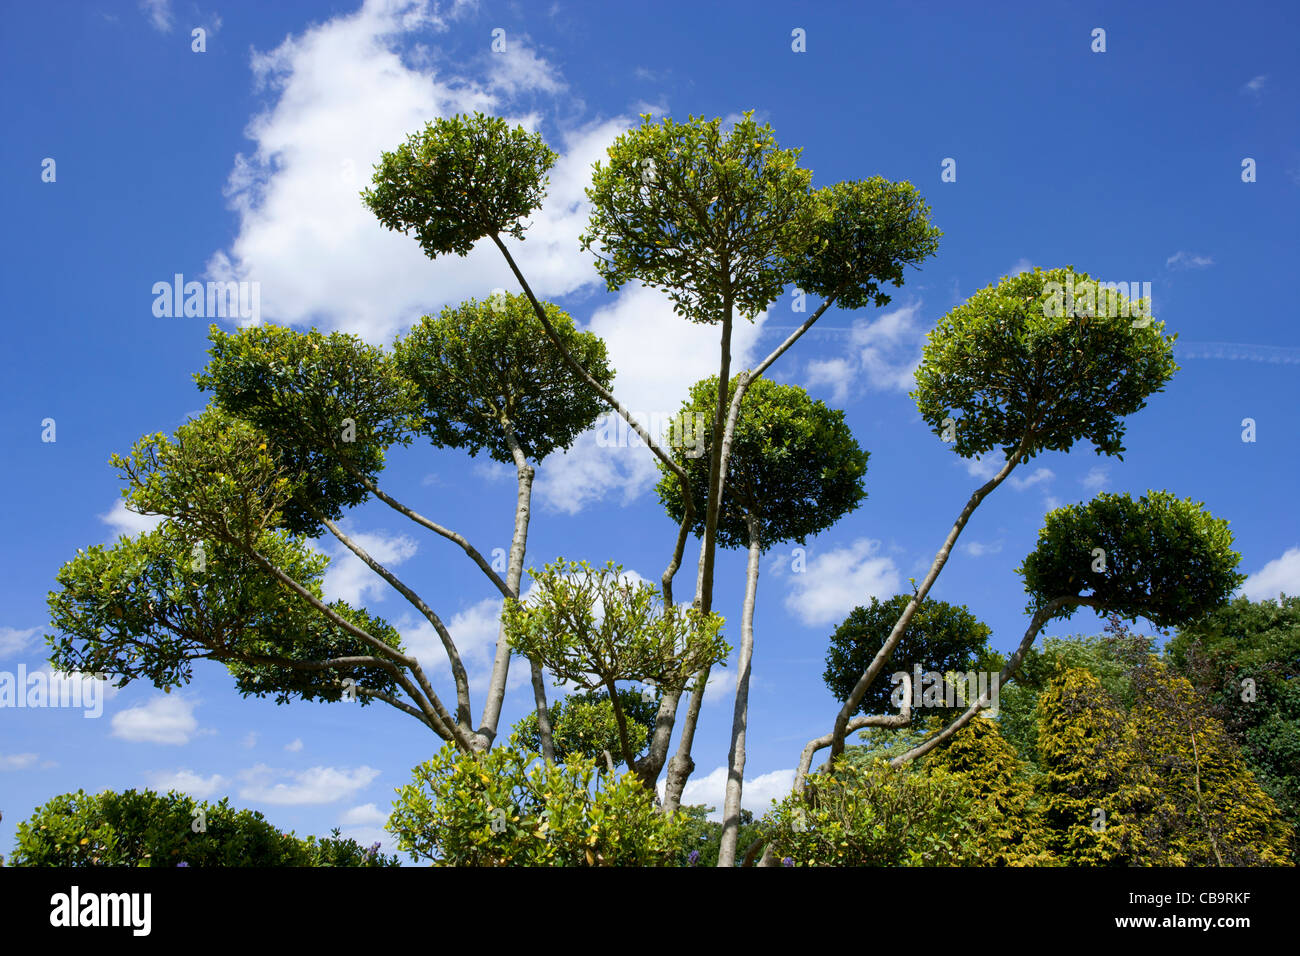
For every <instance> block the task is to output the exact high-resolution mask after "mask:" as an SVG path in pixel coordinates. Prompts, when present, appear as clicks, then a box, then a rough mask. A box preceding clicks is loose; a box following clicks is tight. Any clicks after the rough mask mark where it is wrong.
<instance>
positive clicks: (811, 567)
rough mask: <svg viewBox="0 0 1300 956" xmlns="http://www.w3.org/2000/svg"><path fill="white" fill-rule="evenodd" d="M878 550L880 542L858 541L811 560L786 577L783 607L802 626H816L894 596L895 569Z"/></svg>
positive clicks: (897, 578) (895, 588) (897, 580)
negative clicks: (786, 588)
mask: <svg viewBox="0 0 1300 956" xmlns="http://www.w3.org/2000/svg"><path fill="white" fill-rule="evenodd" d="M879 551H880V542H879V541H872V540H870V539H868V538H859V539H858V540H856V541H854V542H853V543H852V544H850V545H849V546H847V547H844V548H836V549H835V550H833V551H827V552H826V553H824V554H819V555H816V556H815V557H812V558H811V559H810V560H809V561H808V569H807V570H806V571H805V572H803V573H802V574H792V575H790V576H789V577H788V578H787V580H788V582H789V588H790V592H789V593H788V594H787V595H786V598H785V606H786V608H787V609H788V610H789V611H791V612H792V613H793V614H794V615H795V616H796V617H798V618H799V619H800V620H801V621H803V623H804V624H807V625H810V626H818V625H823V624H831V623H834V622H836V621H839V620H840V619H841V618H842V617H843V616H844V615H845V614H847V613H848V612H849V611H851V610H852V609H853V608H854V607H856V606H858V605H859V604H866V603H869V602H870V600H871V598H872V597H877V598H881V599H888V598H890V597H893V595H894V594H896V593H897V592H898V586H899V573H898V568H897V567H896V566H895V565H894V562H893V560H892V559H891V558H888V557H885V556H882V555H881V554H879Z"/></svg>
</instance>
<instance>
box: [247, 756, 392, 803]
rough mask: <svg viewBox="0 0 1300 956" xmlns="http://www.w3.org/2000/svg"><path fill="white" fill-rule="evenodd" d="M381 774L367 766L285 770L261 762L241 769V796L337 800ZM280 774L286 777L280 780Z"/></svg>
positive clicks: (287, 800) (276, 800)
mask: <svg viewBox="0 0 1300 956" xmlns="http://www.w3.org/2000/svg"><path fill="white" fill-rule="evenodd" d="M378 776H379V771H378V770H376V769H374V768H373V767H365V766H362V767H357V768H356V769H355V770H348V769H340V768H338V767H312V768H311V769H310V770H299V771H283V770H275V769H272V768H271V767H268V766H266V764H258V765H257V766H255V767H250V768H249V769H247V770H241V771H240V772H239V778H240V780H242V781H243V783H244V786H243V787H242V788H241V789H240V791H239V797H240V799H241V800H250V801H256V802H258V803H271V804H276V805H282V806H286V805H299V804H317V803H334V802H336V801H338V800H345V799H347V798H348V797H351V796H353V795H354V794H356V793H357V792H358V791H361V790H364V789H365V788H366V787H368V786H370V784H371V783H372V782H373V781H374V779H375V778H376V777H378ZM277 777H281V778H283V779H281V780H279V781H278V782H277V781H276V778H277Z"/></svg>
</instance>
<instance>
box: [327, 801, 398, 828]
mask: <svg viewBox="0 0 1300 956" xmlns="http://www.w3.org/2000/svg"><path fill="white" fill-rule="evenodd" d="M387 822H388V814H387V813H385V812H384V811H383V810H380V809H379V807H377V806H376V805H375V804H373V803H363V804H362V805H361V806H359V807H352V808H351V809H350V810H348V811H347V812H346V813H344V814H343V816H341V817H339V826H349V827H382V826H383V825H384V824H385V823H387Z"/></svg>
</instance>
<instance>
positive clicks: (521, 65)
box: [489, 31, 566, 96]
mask: <svg viewBox="0 0 1300 956" xmlns="http://www.w3.org/2000/svg"><path fill="white" fill-rule="evenodd" d="M489 56H490V57H491V64H492V66H491V70H490V75H489V82H490V83H491V85H492V86H493V87H494V88H496V89H499V90H501V91H502V92H503V93H506V94H507V95H510V96H514V95H516V94H519V93H526V92H533V91H537V92H540V93H561V92H563V91H564V90H565V89H566V86H565V83H564V81H563V80H562V79H560V76H559V74H558V73H557V72H556V70H555V68H554V67H553V66H551V64H549V63H547V62H546V61H545V60H543V59H542V58H541V57H539V56H538V55H537V54H536V53H534V52H533V51H532V50H531V49H529V47H528V38H527V37H520V36H518V35H516V34H511V33H510V32H509V31H507V33H506V36H505V49H504V50H502V51H501V52H499V53H498V52H496V51H492V52H491V53H490V54H489Z"/></svg>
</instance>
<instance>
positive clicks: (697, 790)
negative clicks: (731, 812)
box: [659, 767, 794, 822]
mask: <svg viewBox="0 0 1300 956" xmlns="http://www.w3.org/2000/svg"><path fill="white" fill-rule="evenodd" d="M793 786H794V768H790V769H789V770H773V771H772V772H771V773H765V774H762V775H760V776H757V777H754V778H753V779H752V780H750V779H746V780H745V785H744V788H743V789H742V790H741V795H740V805H741V807H743V808H744V809H746V810H750V811H752V812H753V813H754V814H755V815H757V816H761V815H762V814H764V813H766V812H767V811H768V810H770V809H771V804H772V801H773V800H781V799H783V798H785V797H787V796H789V794H790V788H791V787H793ZM663 793H664V783H663V781H662V780H661V781H659V795H660V796H661V797H662V796H663ZM726 794H727V768H726V767H716V768H714V770H713V771H712V772H711V773H709V774H708V775H707V776H704V777H700V776H696V777H692V778H691V779H690V780H688V781H687V782H686V787H685V789H683V790H682V806H684V807H688V806H700V805H703V806H706V807H713V812H712V813H710V814H709V816H708V818H709V819H710V820H713V821H714V822H721V820H722V807H723V803H724V801H725V798H726Z"/></svg>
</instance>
